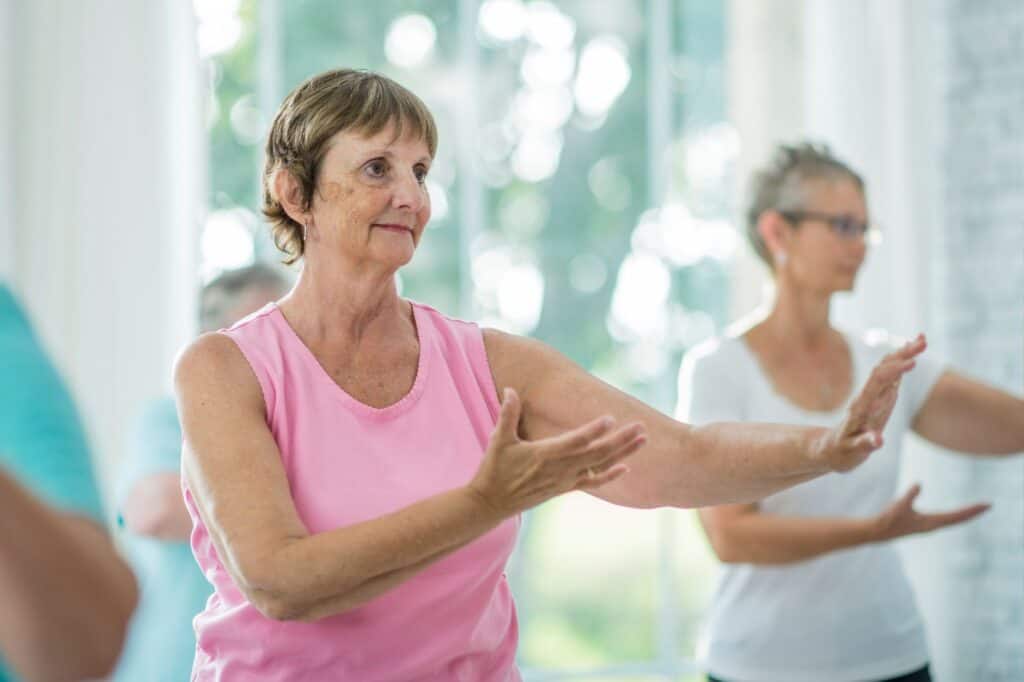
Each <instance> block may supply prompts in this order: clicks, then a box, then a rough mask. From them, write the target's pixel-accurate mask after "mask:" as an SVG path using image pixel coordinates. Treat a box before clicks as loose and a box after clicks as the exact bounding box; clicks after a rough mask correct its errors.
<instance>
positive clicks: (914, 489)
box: [897, 483, 921, 509]
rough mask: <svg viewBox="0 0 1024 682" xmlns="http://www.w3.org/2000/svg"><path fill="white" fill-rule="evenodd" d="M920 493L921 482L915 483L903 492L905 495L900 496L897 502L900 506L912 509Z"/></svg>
mask: <svg viewBox="0 0 1024 682" xmlns="http://www.w3.org/2000/svg"><path fill="white" fill-rule="evenodd" d="M920 494H921V484H920V483H915V484H914V485H912V486H910V489H908V490H907V492H905V493H903V496H902V497H900V499H899V500H898V501H897V504H898V505H899V506H900V507H904V508H906V509H911V508H913V506H914V500H916V499H917V496H918V495H920Z"/></svg>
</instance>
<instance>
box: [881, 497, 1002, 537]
mask: <svg viewBox="0 0 1024 682" xmlns="http://www.w3.org/2000/svg"><path fill="white" fill-rule="evenodd" d="M920 492H921V486H920V485H917V484H915V485H912V486H911V487H910V490H908V491H907V492H906V493H904V494H903V496H902V497H901V498H899V499H898V500H896V501H895V502H893V503H892V504H891V505H889V506H888V507H886V508H885V510H884V511H882V513H881V514H879V515H878V516H876V517H875V519H874V527H875V532H874V535H875V538H876V539H877V540H893V539H895V538H899V537H903V536H904V535H913V534H914V533H928V532H930V531H933V530H938V529H939V528H945V527H946V526H952V525H955V524H957V523H963V522H964V521H970V520H971V519H973V518H974V517H975V516H978V515H979V514H983V513H984V512H986V511H988V510H989V507H990V506H991V505H988V504H972V505H970V506H968V507H961V508H959V509H954V510H952V511H948V512H938V513H932V514H922V513H921V512H919V511H917V510H915V509H914V500H915V499H916V498H917V496H918V495H919V494H920Z"/></svg>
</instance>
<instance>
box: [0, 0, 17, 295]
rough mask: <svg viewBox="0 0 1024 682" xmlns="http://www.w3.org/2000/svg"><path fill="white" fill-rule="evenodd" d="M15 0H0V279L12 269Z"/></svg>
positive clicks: (7, 275) (5, 277) (14, 191)
mask: <svg viewBox="0 0 1024 682" xmlns="http://www.w3.org/2000/svg"><path fill="white" fill-rule="evenodd" d="M14 32H15V26H14V0H0V280H6V279H9V278H10V277H11V274H12V271H13V269H14V197H15V194H16V190H15V184H14V183H15V177H16V175H15V171H14V149H13V146H14V123H13V119H14V97H15V90H14V85H13V71H14Z"/></svg>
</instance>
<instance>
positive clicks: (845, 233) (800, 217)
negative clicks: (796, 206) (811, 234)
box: [779, 211, 876, 241]
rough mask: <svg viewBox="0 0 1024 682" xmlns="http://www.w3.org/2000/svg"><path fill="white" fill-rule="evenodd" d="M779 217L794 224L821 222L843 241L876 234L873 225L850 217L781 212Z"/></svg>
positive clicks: (807, 212)
mask: <svg viewBox="0 0 1024 682" xmlns="http://www.w3.org/2000/svg"><path fill="white" fill-rule="evenodd" d="M779 215H781V216H782V217H783V218H785V219H786V220H788V221H789V222H791V223H794V224H795V223H800V222H803V221H805V220H820V221H821V222H823V223H825V224H827V225H828V226H829V229H831V230H832V231H833V232H834V233H835V234H836V235H838V236H839V237H842V238H843V239H857V238H858V237H863V238H868V237H869V236H873V235H874V233H875V232H876V230H875V228H874V227H873V226H872V225H871V223H866V222H861V221H859V220H857V219H856V218H853V217H851V216H848V215H833V214H831V213H822V212H819V211H779ZM869 233H870V235H869ZM873 241H874V240H873Z"/></svg>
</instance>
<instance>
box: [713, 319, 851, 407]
mask: <svg viewBox="0 0 1024 682" xmlns="http://www.w3.org/2000/svg"><path fill="white" fill-rule="evenodd" d="M836 331H837V332H839V334H840V336H842V337H843V341H845V342H846V348H847V349H848V351H849V353H850V373H851V374H852V375H853V376H852V380H851V382H850V391H849V392H848V393H847V395H846V397H845V398H843V402H842V403H840V404H839V406H838V407H836V408H834V409H831V410H809V409H807V408H806V407H801V406H800V405H797V404H796V403H795V402H793V401H792V400H790V399H789V398H788V397H787V396H784V395H782V394H781V393H779V391H778V389H776V388H775V384H774V383H772V380H771V378H770V377H769V376H768V373H767V372H765V371H764V366H763V365H762V364H761V360H760V358H758V357H757V354H756V353H755V352H754V349H753V348H751V347H750V346H749V345H748V344H747V342H746V340H745V339H744V338H743V336H733V337H729V338H731V339H732V340H733V341H734V342H735V343H736V344H737V345H738V346H739V347H740V348H741V349H742V352H743V354H744V355H745V356H746V357H747V359H748V361H749V362H750V363H751V365H752V366H753V368H754V371H755V373H756V374H757V376H758V377H759V379H760V381H761V383H762V384H763V385H764V386H765V388H767V389H768V392H769V393H771V395H772V396H773V397H774V398H775V399H776V400H779V401H781V402H782V403H783V404H784V405H785V406H786V407H787V408H789V409H791V410H795V411H796V412H799V413H800V414H804V415H809V416H824V417H833V416H836V415H839V414H842V413H843V412H845V411H846V408H847V407H848V406H849V404H850V402H851V401H852V400H853V398H854V396H855V395H856V392H857V388H858V387H859V386H860V381H859V377H860V369H861V367H860V364H861V363H860V360H859V358H858V357H857V351H856V349H855V348H854V345H853V340H852V339H851V338H850V335H849V334H847V333H846V332H845V331H843V330H842V329H836Z"/></svg>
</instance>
